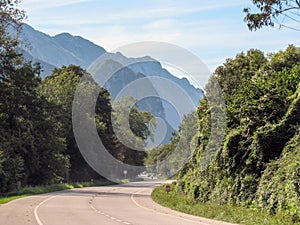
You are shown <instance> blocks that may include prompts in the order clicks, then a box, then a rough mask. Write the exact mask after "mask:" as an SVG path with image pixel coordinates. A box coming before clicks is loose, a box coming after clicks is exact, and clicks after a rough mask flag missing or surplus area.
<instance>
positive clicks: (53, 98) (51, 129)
mask: <svg viewBox="0 0 300 225" xmlns="http://www.w3.org/2000/svg"><path fill="white" fill-rule="evenodd" d="M17 2H18V1H1V2H0V15H1V17H0V44H1V48H0V195H2V194H6V193H8V192H11V191H15V190H16V189H19V188H20V187H21V186H22V187H24V186H27V185H29V186H36V185H47V184H54V183H58V182H61V181H71V182H72V181H73V182H77V181H90V180H91V179H94V180H100V179H104V178H102V177H101V176H100V175H99V174H98V173H96V172H95V171H94V170H93V169H92V168H91V167H90V166H89V165H88V164H87V163H86V162H85V160H84V158H83V157H82V155H81V153H80V151H79V149H78V147H77V144H76V141H75V138H74V134H73V127H72V104H73V98H74V94H75V91H76V89H77V88H78V87H79V88H81V89H82V90H84V91H86V93H88V92H89V91H94V90H98V89H100V93H99V94H98V98H97V101H96V106H95V110H94V111H95V112H91V113H93V115H87V117H88V119H91V120H92V121H95V124H96V129H97V131H98V134H99V136H100V138H101V140H102V142H103V144H104V145H105V147H106V148H107V149H108V151H109V152H110V153H111V155H113V156H114V157H115V158H117V159H118V160H120V161H122V162H125V163H127V164H131V165H141V164H143V160H144V157H145V153H144V152H143V151H135V150H133V149H131V148H129V147H127V146H125V145H124V144H122V143H121V142H120V141H119V140H118V138H117V137H116V135H115V132H114V129H113V126H112V121H111V118H112V116H115V115H114V113H113V110H112V107H111V102H110V95H109V93H108V92H107V91H106V90H105V89H103V88H100V87H99V86H98V84H97V83H96V82H94V80H93V78H92V77H91V76H90V75H88V74H87V72H86V71H84V70H83V69H81V68H80V67H78V66H74V65H69V66H63V67H62V68H60V69H55V70H54V71H53V72H52V74H51V75H49V76H48V77H47V79H45V80H44V81H42V80H41V78H40V71H41V68H40V66H39V65H32V63H31V62H26V61H25V60H24V59H23V56H22V55H21V54H19V53H18V46H19V41H18V34H19V31H20V30H19V28H20V25H21V22H22V19H23V17H24V13H23V12H21V11H19V10H18V9H17V8H16V7H15V6H16V4H17ZM84 75H86V77H87V79H86V80H85V81H84V82H81V83H80V81H81V79H82V78H83V76H84ZM87 85H88V86H87ZM82 93H83V94H84V92H82ZM76 104H85V102H81V103H76ZM130 115H131V116H130V119H129V120H130V121H129V123H130V128H131V129H132V130H133V132H134V133H135V134H136V136H137V137H139V138H140V139H141V140H140V142H141V143H144V142H145V140H146V139H147V138H148V136H149V135H150V131H149V129H148V128H149V126H148V125H149V122H150V120H151V119H152V115H151V114H150V113H148V112H145V111H143V112H140V111H138V110H137V108H136V107H133V108H132V110H131V112H130ZM117 116H119V115H117ZM143 146H145V144H144V145H143ZM120 173H122V171H120ZM135 175H136V174H128V175H127V176H128V177H129V178H130V177H131V176H135Z"/></svg>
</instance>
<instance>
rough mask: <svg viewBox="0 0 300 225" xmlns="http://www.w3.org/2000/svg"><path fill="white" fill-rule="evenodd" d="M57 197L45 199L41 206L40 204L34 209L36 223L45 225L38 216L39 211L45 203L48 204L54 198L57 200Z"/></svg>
mask: <svg viewBox="0 0 300 225" xmlns="http://www.w3.org/2000/svg"><path fill="white" fill-rule="evenodd" d="M55 197H56V196H52V197H48V198H47V199H45V200H44V201H42V202H41V203H40V204H38V205H37V206H36V207H35V208H34V217H35V220H36V222H37V223H38V225H44V224H43V223H42V221H41V219H40V218H39V215H38V209H39V207H41V206H42V205H43V204H44V203H46V202H47V201H49V200H50V199H52V198H55Z"/></svg>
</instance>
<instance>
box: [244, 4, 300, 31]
mask: <svg viewBox="0 0 300 225" xmlns="http://www.w3.org/2000/svg"><path fill="white" fill-rule="evenodd" d="M252 2H253V4H254V6H255V8H256V9H255V10H253V8H249V7H248V8H244V12H245V13H246V16H245V19H244V20H245V22H246V23H247V26H248V28H249V29H250V30H251V31H252V30H257V29H260V28H262V27H265V26H271V27H274V25H275V24H278V25H279V27H286V28H289V29H293V30H297V31H300V1H299V0H252Z"/></svg>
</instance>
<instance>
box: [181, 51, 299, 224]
mask: <svg viewBox="0 0 300 225" xmlns="http://www.w3.org/2000/svg"><path fill="white" fill-rule="evenodd" d="M214 77H215V78H216V79H217V80H218V82H219V84H220V86H221V88H222V91H223V94H224V98H225V103H226V112H227V129H226V137H225V139H224V141H223V144H222V146H221V147H220V148H218V149H216V152H215V154H214V157H213V160H212V161H211V162H210V164H209V166H208V167H203V166H202V165H201V163H202V160H201V159H202V157H203V155H204V153H205V150H206V147H207V143H208V140H209V137H210V135H214V134H213V133H211V131H210V129H209V127H210V121H211V120H210V112H211V110H212V108H209V104H208V102H207V99H206V98H205V99H203V100H202V101H201V102H200V105H199V107H198V114H197V115H198V126H199V128H198V129H199V130H198V134H197V138H198V146H197V148H196V151H195V152H194V154H193V156H192V158H191V160H190V161H189V162H188V163H187V164H186V166H185V167H184V168H183V169H181V170H180V171H179V173H178V176H177V179H178V183H177V185H178V187H180V189H181V190H183V191H184V192H185V193H186V195H188V196H189V197H190V198H191V199H195V200H197V201H200V202H203V203H205V202H209V203H216V204H233V205H241V206H247V207H254V208H258V209H262V210H265V211H267V212H270V213H279V212H285V213H288V214H290V215H292V216H294V219H295V221H297V220H298V221H299V219H300V142H299V141H300V126H299V123H300V83H299V82H300V49H299V48H296V47H295V46H289V47H288V48H287V49H286V50H284V51H280V52H277V53H273V54H268V55H265V54H264V53H263V52H261V51H259V50H253V49H252V50H249V51H248V52H247V53H240V54H238V55H237V56H236V57H235V58H232V59H228V60H226V62H225V63H224V64H223V65H222V66H220V67H218V68H217V69H216V71H215V73H214ZM179 138H180V137H179Z"/></svg>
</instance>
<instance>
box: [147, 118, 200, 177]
mask: <svg viewBox="0 0 300 225" xmlns="http://www.w3.org/2000/svg"><path fill="white" fill-rule="evenodd" d="M197 125H198V124H197V117H196V115H195V113H190V114H189V115H185V116H184V118H183V120H182V122H181V124H180V126H179V129H178V134H175V133H174V136H173V138H172V139H171V140H170V142H169V143H168V144H165V145H161V146H158V147H155V148H152V149H150V150H149V151H148V152H147V157H146V159H145V165H146V166H147V170H148V171H149V172H151V173H157V174H158V175H159V176H160V177H164V178H168V177H172V176H174V175H175V174H176V173H177V171H178V170H179V169H181V167H182V166H183V165H184V164H185V163H186V162H187V161H188V160H189V159H190V158H191V156H192V153H193V152H194V149H195V147H196V145H197V144H196V142H197V138H196V133H197V132H196V131H197Z"/></svg>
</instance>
